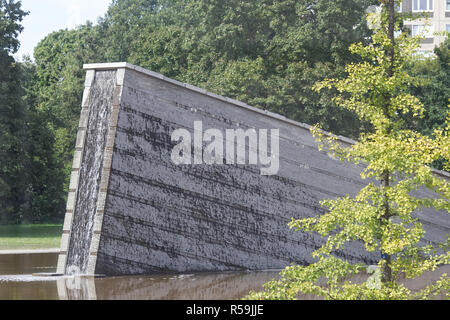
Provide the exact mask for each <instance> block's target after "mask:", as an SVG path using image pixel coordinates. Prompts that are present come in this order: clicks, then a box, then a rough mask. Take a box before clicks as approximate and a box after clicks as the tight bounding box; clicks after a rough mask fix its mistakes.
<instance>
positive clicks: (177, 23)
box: [107, 0, 376, 137]
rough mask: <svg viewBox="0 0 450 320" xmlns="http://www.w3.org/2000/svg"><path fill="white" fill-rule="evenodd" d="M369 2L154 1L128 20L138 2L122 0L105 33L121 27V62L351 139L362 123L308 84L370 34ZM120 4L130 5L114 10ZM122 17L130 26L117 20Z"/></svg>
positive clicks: (338, 72)
mask: <svg viewBox="0 0 450 320" xmlns="http://www.w3.org/2000/svg"><path fill="white" fill-rule="evenodd" d="M374 2H376V1H371V0H339V1H332V2H331V1H328V0H319V1H311V0H301V1H298V0H295V1H294V0H284V1H277V2H273V1H269V0H264V1H257V2H255V1H250V0H246V1H236V0H227V1H212V0H189V1H159V2H158V3H159V5H158V6H156V8H157V10H146V11H144V10H142V9H141V10H139V15H136V16H135V17H133V18H129V19H128V20H126V19H127V17H128V15H127V14H128V12H129V11H131V10H132V11H133V12H134V13H135V12H136V10H137V9H138V8H140V7H139V6H131V5H130V4H129V3H130V1H129V0H128V1H125V0H122V1H116V2H114V4H113V6H111V8H110V12H111V13H109V14H108V15H107V17H108V19H107V20H108V24H109V26H110V27H109V30H110V31H108V32H110V34H116V32H117V31H118V30H119V29H120V30H121V31H120V33H118V34H116V35H115V36H114V39H118V40H117V41H115V42H113V43H116V42H117V44H116V47H117V48H118V51H120V52H122V51H123V50H121V49H120V48H122V47H126V48H127V50H125V51H127V52H129V55H128V54H124V55H122V56H121V57H120V59H128V61H129V62H130V63H134V64H137V65H140V66H142V67H144V68H148V69H151V70H153V71H156V72H160V73H163V74H164V75H166V76H168V77H171V78H175V79H177V80H180V81H183V82H188V83H191V84H194V85H197V86H200V87H203V88H205V89H207V90H210V91H213V92H215V93H218V94H221V95H225V96H229V97H232V98H235V99H238V100H241V101H244V102H246V103H248V104H250V105H253V106H255V107H259V108H262V109H266V110H270V111H273V112H277V113H280V114H282V115H285V116H287V117H289V118H291V119H294V120H297V121H301V122H306V123H317V122H320V123H321V124H322V125H323V127H324V129H326V130H331V131H333V132H335V133H337V134H343V135H347V136H352V137H356V136H357V135H358V133H359V131H360V127H361V125H362V124H361V123H360V122H359V120H358V119H357V117H355V116H354V115H353V114H351V113H350V112H348V111H346V110H342V109H341V110H338V109H337V107H336V105H335V104H334V103H330V100H331V96H330V93H329V92H321V93H317V92H315V91H314V90H312V86H313V84H314V83H315V82H317V81H320V80H323V79H324V78H325V77H327V76H328V77H338V76H342V75H343V72H344V68H343V67H344V66H345V64H346V63H349V62H351V61H355V60H354V59H355V56H354V55H351V54H350V53H349V52H348V50H347V48H348V46H349V45H350V44H351V43H352V42H356V41H364V39H365V38H367V37H368V36H369V35H370V31H369V30H368V28H367V26H366V24H365V21H364V19H363V16H364V12H365V10H366V8H367V6H369V5H370V4H373V3H374ZM139 3H140V2H139ZM125 4H128V6H129V7H128V9H127V10H125V11H124V10H118V8H123V7H127V6H126V5H125ZM116 7H117V9H116ZM112 12H114V14H113V13H112ZM124 20H126V21H127V24H125V23H120V24H119V22H120V21H124ZM125 26H129V28H128V29H127V30H124V29H123V28H126V27H125ZM124 34H131V35H132V36H131V37H130V39H128V36H124ZM121 39H123V40H121ZM125 39H128V40H125ZM121 41H122V42H121ZM112 48H114V46H112ZM113 50H115V49H113ZM125 51H124V52H125Z"/></svg>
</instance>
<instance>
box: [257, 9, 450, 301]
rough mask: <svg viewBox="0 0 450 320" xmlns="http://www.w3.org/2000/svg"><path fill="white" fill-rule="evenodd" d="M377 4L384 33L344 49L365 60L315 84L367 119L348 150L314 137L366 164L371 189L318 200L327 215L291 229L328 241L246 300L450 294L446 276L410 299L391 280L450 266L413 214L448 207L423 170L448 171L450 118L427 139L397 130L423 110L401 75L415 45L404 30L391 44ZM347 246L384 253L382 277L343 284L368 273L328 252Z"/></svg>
mask: <svg viewBox="0 0 450 320" xmlns="http://www.w3.org/2000/svg"><path fill="white" fill-rule="evenodd" d="M380 2H381V4H382V5H383V6H382V13H381V26H380V27H379V28H378V29H377V30H376V31H375V34H374V35H373V37H372V43H371V44H369V45H366V46H365V45H363V44H361V43H357V44H353V45H351V46H350V50H351V51H352V52H353V53H355V54H358V55H360V56H361V58H362V59H363V60H362V61H361V62H359V63H351V64H349V65H347V68H346V69H347V73H348V76H347V77H346V78H344V79H341V80H338V79H328V80H325V81H323V82H320V83H318V84H317V85H316V86H315V88H316V90H322V89H323V88H336V89H337V91H338V94H337V95H336V96H335V98H334V100H335V102H336V104H337V105H339V106H340V107H342V108H344V109H347V110H350V111H352V112H355V113H356V114H357V115H358V117H359V118H360V119H365V120H367V121H368V122H370V123H371V124H372V126H373V131H371V132H368V133H364V134H362V135H361V136H360V138H359V140H358V141H357V142H356V143H355V144H354V145H352V146H351V147H348V148H347V147H343V146H341V145H340V144H339V142H338V141H337V139H336V136H334V135H329V134H325V133H324V132H323V131H321V130H320V129H319V128H318V127H315V128H314V129H313V130H312V133H313V134H314V135H315V136H316V137H317V138H318V141H319V146H320V149H321V150H325V151H326V152H330V153H332V154H333V155H334V156H335V157H338V158H339V159H341V160H342V161H349V162H352V163H364V164H365V165H366V167H365V169H364V170H363V171H362V173H361V177H362V178H363V179H369V182H368V184H367V186H366V187H364V188H363V189H362V190H361V191H360V192H359V193H358V194H357V195H356V196H355V197H350V196H349V195H347V196H345V197H341V198H337V199H331V200H325V201H323V202H322V205H323V206H325V207H327V208H328V212H327V213H325V214H323V215H321V216H319V217H315V218H307V219H301V220H295V219H293V220H292V221H291V223H290V227H291V228H293V229H295V230H297V231H300V230H303V231H306V232H317V233H319V234H320V235H321V236H323V237H327V239H326V240H327V241H326V243H325V244H324V245H323V246H322V247H321V248H319V249H318V250H316V251H315V252H314V253H313V256H314V257H315V258H317V262H316V263H313V264H311V265H309V266H304V267H303V266H291V267H288V268H286V270H284V271H283V272H282V274H281V279H280V280H277V281H272V282H269V283H268V284H266V285H265V288H266V291H265V292H261V293H254V292H253V293H252V294H251V295H250V296H249V298H272V299H294V298H295V297H296V296H297V294H298V293H299V292H301V293H307V294H314V295H318V296H323V297H325V298H326V299H411V298H419V299H423V298H428V297H430V296H432V295H434V294H437V293H440V292H444V293H446V294H447V297H449V289H450V278H449V277H448V276H447V275H445V274H444V275H443V276H442V277H441V279H440V280H439V281H437V282H435V283H433V284H430V285H429V286H428V287H426V288H425V289H423V290H420V291H419V292H415V293H413V292H411V291H410V290H409V289H408V288H406V287H404V286H403V285H402V284H400V283H399V281H398V280H399V277H400V275H401V274H403V275H404V276H405V277H406V278H415V277H418V276H420V275H422V274H423V273H424V272H425V271H428V270H435V269H436V268H437V267H438V266H439V265H441V264H448V263H449V262H450V253H449V251H448V244H442V245H441V246H438V247H435V246H434V247H433V246H432V245H422V244H421V243H420V240H421V239H423V236H424V229H423V226H422V224H421V223H420V221H419V220H418V219H417V217H416V216H415V214H414V212H416V211H420V210H421V209H422V208H434V209H436V210H443V211H447V212H448V211H449V210H450V201H449V199H450V185H449V183H448V180H446V179H444V178H442V177H439V176H438V175H435V174H434V173H433V171H432V169H431V168H430V164H431V163H433V162H434V161H435V160H437V159H439V158H443V159H445V161H446V163H447V164H448V163H449V161H450V152H449V151H450V139H449V136H448V134H449V131H450V112H449V113H448V114H449V116H448V118H447V122H446V125H445V128H443V129H436V130H434V132H433V134H432V136H425V135H422V134H420V133H418V132H416V131H413V130H408V129H404V128H403V126H404V121H403V120H402V119H401V117H399V116H398V115H399V114H409V115H410V116H411V117H416V118H419V119H420V118H423V114H424V111H425V110H424V107H423V104H422V103H421V102H420V101H419V100H418V99H417V98H416V97H414V96H412V95H411V94H410V93H409V92H408V86H409V85H410V84H416V85H417V84H420V81H418V79H416V78H414V77H413V76H411V75H410V74H408V72H407V70H408V68H407V66H408V64H409V63H411V61H412V59H414V55H413V52H414V50H415V49H416V48H417V47H418V41H419V40H418V39H417V38H411V37H409V36H408V35H407V34H406V33H403V34H401V35H399V36H397V37H394V34H395V31H399V30H400V26H401V23H402V16H401V15H399V14H398V13H396V11H395V9H394V8H395V1H394V0H384V1H380ZM419 188H428V189H430V190H431V191H433V192H434V193H435V194H436V198H424V197H420V196H419V195H418V194H417V193H414V191H415V190H418V189H419ZM349 241H360V242H362V243H363V244H364V248H365V249H366V250H367V251H369V252H378V253H380V254H381V259H380V260H379V262H378V265H377V270H378V272H377V275H378V276H379V277H378V278H377V277H375V279H373V278H372V279H371V280H375V281H368V282H366V283H363V284H356V283H352V282H351V280H348V277H349V276H350V275H352V274H357V273H360V272H363V271H364V270H366V266H364V265H362V264H352V263H350V262H348V261H346V260H344V259H341V258H337V257H336V256H334V255H333V253H334V252H336V251H339V250H343V248H344V245H345V244H346V243H347V242H349ZM323 278H325V282H326V283H325V284H323V283H320V280H321V279H323Z"/></svg>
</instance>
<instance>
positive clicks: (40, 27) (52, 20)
mask: <svg viewBox="0 0 450 320" xmlns="http://www.w3.org/2000/svg"><path fill="white" fill-rule="evenodd" d="M111 1H112V0H22V9H23V10H24V11H30V14H29V15H28V16H26V17H25V19H24V20H23V21H22V25H23V27H24V31H23V32H22V33H21V35H20V36H19V40H20V49H19V51H18V53H17V54H16V55H15V57H16V59H20V58H21V57H22V55H23V54H29V55H30V56H31V57H33V49H34V47H35V46H36V45H37V44H38V42H39V41H40V40H42V39H43V38H44V37H45V36H46V35H48V34H49V33H51V32H53V31H58V30H60V29H65V28H69V29H71V28H74V27H76V26H77V25H80V24H84V23H85V22H86V21H87V20H89V21H92V22H93V23H96V22H97V18H98V17H100V16H103V15H104V13H105V12H106V11H107V9H108V6H109V4H110V3H111Z"/></svg>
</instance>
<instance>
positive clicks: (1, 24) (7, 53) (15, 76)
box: [0, 0, 27, 222]
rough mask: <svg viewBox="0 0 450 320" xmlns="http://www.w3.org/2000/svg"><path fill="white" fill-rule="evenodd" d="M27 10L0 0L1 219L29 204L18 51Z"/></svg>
mask: <svg viewBox="0 0 450 320" xmlns="http://www.w3.org/2000/svg"><path fill="white" fill-rule="evenodd" d="M26 15H27V12H25V11H23V10H22V9H21V3H20V1H18V2H15V1H6V0H1V1H0V222H2V221H3V222H4V221H13V222H18V221H20V219H21V216H23V212H24V210H25V209H24V206H25V205H26V194H25V190H26V189H27V176H26V174H24V173H25V168H26V156H25V154H26V150H25V149H24V145H25V144H26V141H27V112H26V106H25V104H24V103H23V100H22V94H23V92H22V90H21V86H20V67H19V66H18V65H17V64H16V63H15V61H14V58H13V57H12V56H11V54H14V53H16V52H17V50H18V48H19V41H18V39H17V37H18V35H19V33H20V32H21V31H22V29H23V27H22V26H21V25H20V22H21V21H22V19H23V17H24V16H26Z"/></svg>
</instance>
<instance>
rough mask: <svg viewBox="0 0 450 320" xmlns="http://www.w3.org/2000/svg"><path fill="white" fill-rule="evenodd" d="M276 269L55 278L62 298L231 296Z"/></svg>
mask: <svg viewBox="0 0 450 320" xmlns="http://www.w3.org/2000/svg"><path fill="white" fill-rule="evenodd" d="M277 275H278V272H275V271H270V272H269V271H268V272H245V273H220V274H191V275H177V276H153V277H115V278H100V279H98V278H97V279H94V278H92V277H85V278H76V277H69V278H62V279H58V281H57V288H58V296H59V299H62V300H78V299H82V300H95V299H97V300H233V299H240V298H242V297H244V296H245V295H246V294H248V292H249V291H250V290H260V289H261V288H262V284H263V283H265V282H267V281H269V280H271V279H272V278H274V277H276V276H277Z"/></svg>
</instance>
